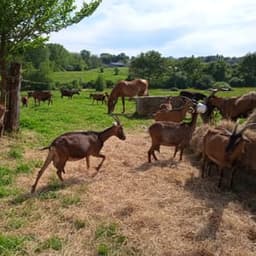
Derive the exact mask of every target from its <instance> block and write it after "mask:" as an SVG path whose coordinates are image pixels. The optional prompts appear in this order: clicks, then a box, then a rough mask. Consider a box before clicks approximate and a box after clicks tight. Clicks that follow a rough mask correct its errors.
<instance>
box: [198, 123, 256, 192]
mask: <svg viewBox="0 0 256 256" xmlns="http://www.w3.org/2000/svg"><path fill="white" fill-rule="evenodd" d="M251 125H254V124H249V125H246V126H244V127H243V128H242V129H241V130H240V131H239V132H237V126H238V124H237V125H236V126H235V127H234V129H233V131H232V132H230V131H228V130H226V129H224V128H223V129H221V128H219V129H213V128H212V129H209V130H208V132H207V133H206V135H205V136H204V139H203V152H202V153H203V166H202V178H203V177H204V173H205V170H206V165H207V162H208V160H210V161H212V162H213V163H215V164H216V165H217V166H218V167H219V169H220V172H221V174H220V179H219V183H218V187H220V186H221V182H222V178H223V175H224V169H225V168H230V169H231V182H230V188H232V186H233V176H234V173H235V170H236V169H235V168H234V164H235V162H236V161H237V160H238V159H239V158H240V157H241V156H242V154H243V153H244V150H245V144H246V142H249V140H248V138H247V137H246V136H245V135H243V132H244V131H245V130H246V129H247V128H248V127H249V126H251Z"/></svg>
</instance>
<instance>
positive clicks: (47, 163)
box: [31, 151, 53, 193]
mask: <svg viewBox="0 0 256 256" xmlns="http://www.w3.org/2000/svg"><path fill="white" fill-rule="evenodd" d="M52 159H53V152H52V151H49V153H48V156H47V158H46V160H45V162H44V165H43V166H42V168H41V169H40V171H39V172H38V174H37V177H36V180H35V183H34V184H33V186H32V188H31V193H34V192H35V190H36V186H37V183H38V181H39V179H40V178H41V176H42V175H43V173H44V171H45V170H46V168H47V167H48V165H49V164H50V163H51V161H52Z"/></svg>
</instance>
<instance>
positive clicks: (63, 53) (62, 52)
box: [47, 44, 70, 71]
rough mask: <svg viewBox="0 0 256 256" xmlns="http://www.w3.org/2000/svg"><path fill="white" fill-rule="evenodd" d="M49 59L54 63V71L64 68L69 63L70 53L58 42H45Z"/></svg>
mask: <svg viewBox="0 0 256 256" xmlns="http://www.w3.org/2000/svg"><path fill="white" fill-rule="evenodd" d="M47 47H48V49H49V52H50V53H49V60H50V61H51V62H53V63H54V71H60V70H61V71H62V70H66V69H67V66H68V65H69V59H70V53H69V52H68V50H66V49H65V48H64V47H63V46H62V45H60V44H47Z"/></svg>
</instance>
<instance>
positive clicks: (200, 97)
mask: <svg viewBox="0 0 256 256" xmlns="http://www.w3.org/2000/svg"><path fill="white" fill-rule="evenodd" d="M180 96H184V97H187V98H190V99H191V100H195V101H199V100H204V99H205V98H206V95H204V94H203V93H200V92H190V91H180Z"/></svg>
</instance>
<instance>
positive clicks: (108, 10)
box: [49, 0, 256, 57]
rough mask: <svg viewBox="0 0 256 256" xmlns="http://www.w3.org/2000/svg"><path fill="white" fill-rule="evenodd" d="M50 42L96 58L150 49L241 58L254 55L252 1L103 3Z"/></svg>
mask: <svg viewBox="0 0 256 256" xmlns="http://www.w3.org/2000/svg"><path fill="white" fill-rule="evenodd" d="M81 2H82V1H81V0H77V6H80V4H81ZM86 2H87V3H88V1H86ZM49 42H50V43H58V44H61V45H63V46H64V47H65V48H66V49H67V50H68V51H70V52H80V51H81V50H88V51H90V52H91V54H97V55H99V54H101V53H110V54H115V55H117V54H120V53H125V54H126V55H128V56H130V57H131V56H138V55H139V54H140V53H142V52H144V53H145V52H148V51H151V50H154V51H158V52H159V53H161V54H162V56H166V57H168V56H173V57H184V56H187V57H189V56H192V55H194V56H208V55H216V54H219V55H224V56H229V57H233V56H236V57H240V56H244V55H245V54H247V53H249V52H251V53H252V52H256V1H255V0H102V3H101V4H100V6H99V7H98V8H97V10H96V11H95V12H94V13H93V14H92V15H91V16H89V17H86V18H85V19H83V20H82V21H81V22H80V23H79V24H76V25H72V26H70V27H68V28H67V29H63V30H61V31H59V32H57V33H52V34H51V35H50V41H49Z"/></svg>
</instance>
